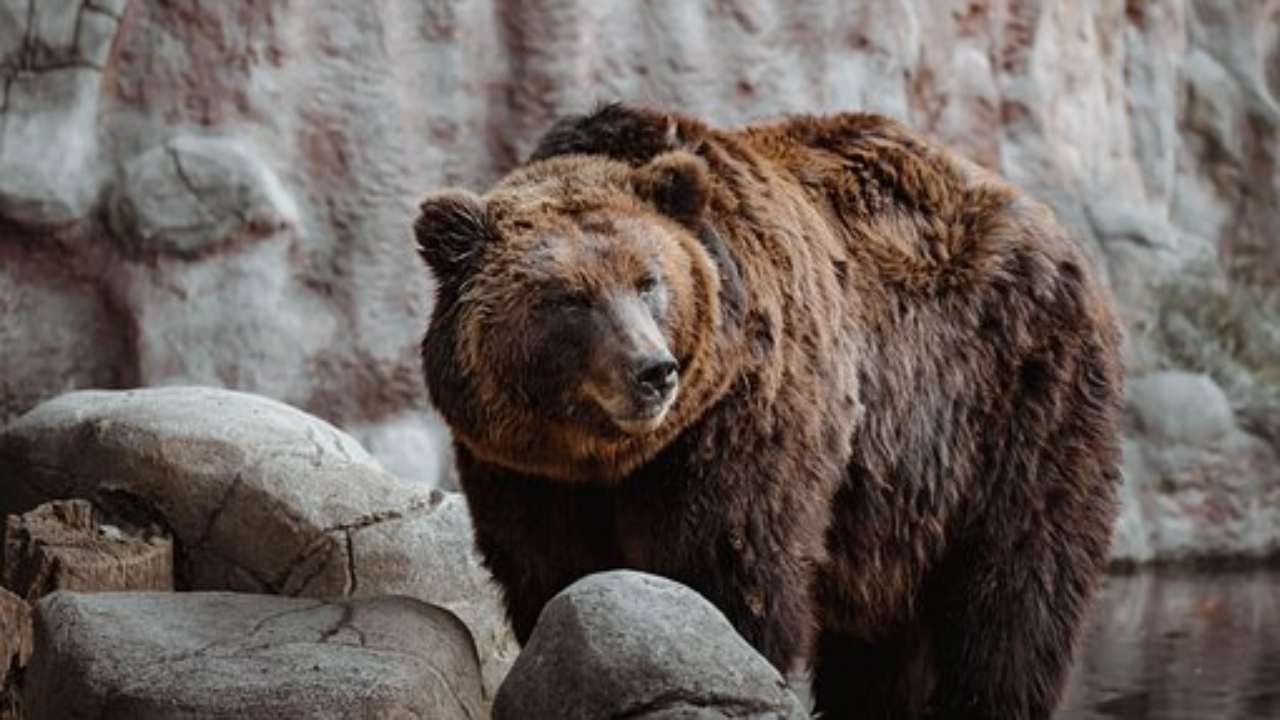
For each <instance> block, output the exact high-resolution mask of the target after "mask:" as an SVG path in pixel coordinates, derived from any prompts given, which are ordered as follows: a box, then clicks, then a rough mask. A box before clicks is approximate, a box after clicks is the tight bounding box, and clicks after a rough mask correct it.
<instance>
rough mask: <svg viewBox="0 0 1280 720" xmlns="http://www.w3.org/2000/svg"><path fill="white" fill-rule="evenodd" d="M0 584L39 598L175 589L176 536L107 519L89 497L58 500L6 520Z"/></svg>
mask: <svg viewBox="0 0 1280 720" xmlns="http://www.w3.org/2000/svg"><path fill="white" fill-rule="evenodd" d="M3 540H4V542H3V544H2V545H0V553H2V554H0V585H4V586H5V587H7V588H9V589H10V590H12V591H14V592H15V593H17V594H18V595H19V596H21V597H22V598H24V599H25V600H26V601H27V602H35V601H36V600H38V599H40V598H41V597H43V596H45V595H48V594H49V593H51V592H53V591H55V590H78V591H82V592H102V591H113V590H115V591H118V590H173V540H172V539H170V538H169V537H168V536H167V535H165V534H164V533H163V532H162V531H160V529H159V528H155V527H153V528H146V529H140V530H139V529H134V528H121V527H119V526H117V525H109V524H102V523H100V522H99V518H96V517H94V508H93V505H92V504H90V503H89V501H87V500H54V501H51V502H47V503H45V504H43V505H41V506H39V507H37V508H36V509H34V510H32V511H30V512H28V513H26V514H24V515H9V516H7V517H6V518H5V521H4V533H3Z"/></svg>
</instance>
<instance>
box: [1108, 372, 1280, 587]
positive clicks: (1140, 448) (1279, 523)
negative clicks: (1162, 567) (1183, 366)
mask: <svg viewBox="0 0 1280 720" xmlns="http://www.w3.org/2000/svg"><path fill="white" fill-rule="evenodd" d="M1128 402H1129V413H1130V415H1131V417H1132V418H1133V421H1134V424H1135V426H1136V429H1137V432H1135V433H1134V434H1133V436H1132V437H1131V438H1130V439H1129V440H1127V441H1126V442H1125V446H1124V469H1125V485H1124V489H1123V490H1122V493H1123V495H1124V497H1125V505H1124V512H1123V514H1122V516H1121V518H1120V522H1119V524H1118V526H1117V531H1116V536H1115V537H1116V543H1115V547H1114V549H1113V552H1112V555H1113V557H1114V558H1115V559H1116V560H1117V561H1119V562H1123V563H1126V564H1136V563H1143V562H1147V561H1151V560H1160V561H1179V560H1185V561H1195V560H1204V559H1208V558H1220V557H1235V558H1242V559H1247V558H1254V559H1259V558H1263V557H1267V556H1270V555H1273V554H1275V553H1277V552H1280V475H1278V474H1277V472H1276V468H1280V452H1277V449H1276V448H1275V447H1274V446H1272V445H1269V444H1268V443H1266V442H1264V441H1263V440H1261V439H1259V438H1258V437H1256V436H1254V435H1252V434H1250V433H1248V432H1245V431H1244V430H1242V429H1241V427H1240V425H1239V423H1238V422H1237V419H1236V413H1235V412H1234V411H1233V409H1232V407H1231V404H1230V402H1229V401H1228V399H1227V397H1226V395H1225V394H1224V393H1223V391H1222V389H1221V388H1219V387H1218V385H1217V384H1216V383H1214V381H1213V380H1212V379H1210V378H1209V377H1208V376H1206V375H1203V374H1193V373H1186V372H1174V371H1165V372H1158V373H1153V374H1151V375H1146V376H1142V377H1139V378H1135V379H1133V380H1131V381H1130V382H1129V386H1128Z"/></svg>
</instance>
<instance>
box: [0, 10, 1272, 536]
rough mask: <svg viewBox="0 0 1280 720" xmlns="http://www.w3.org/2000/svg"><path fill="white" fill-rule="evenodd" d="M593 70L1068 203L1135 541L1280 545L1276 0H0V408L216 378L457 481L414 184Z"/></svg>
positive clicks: (489, 160)
mask: <svg viewBox="0 0 1280 720" xmlns="http://www.w3.org/2000/svg"><path fill="white" fill-rule="evenodd" d="M609 99H622V100H626V101H629V102H635V103H645V104H653V105H658V106H666V107H673V108H679V109H682V110H684V111H686V112H691V113H696V114H699V115H702V116H704V117H706V118H708V119H709V120H712V121H715V122H721V123H736V122H743V121H748V120H752V119H758V118H766V117H769V116H772V115H777V114H779V113H787V112H822V111H832V110H844V109H869V110H876V111H881V112H885V113H889V114H892V115H895V116H898V117H901V118H903V119H905V120H907V121H908V122H910V123H911V124H912V125H914V126H916V127H918V128H920V129H923V130H926V131H928V132H931V133H934V134H935V135H937V136H938V137H940V138H941V139H943V140H944V141H946V142H949V143H951V144H952V145H954V146H955V147H957V148H958V149H960V150H961V151H963V152H965V153H966V154H968V155H970V156H971V157H973V158H974V159H975V160H977V161H979V162H981V163H983V164H984V165H987V166H989V167H991V168H994V169H996V170H998V171H1000V172H1002V173H1004V174H1005V175H1007V176H1009V177H1010V178H1012V179H1013V180H1015V181H1016V182H1018V183H1020V184H1022V185H1023V186H1024V187H1026V188H1027V189H1028V190H1030V191H1031V192H1033V193H1035V194H1036V195H1038V196H1039V197H1041V198H1042V199H1044V200H1046V201H1048V202H1050V203H1051V204H1052V205H1053V206H1054V207H1055V208H1056V209H1057V210H1058V212H1059V213H1060V214H1061V216H1062V217H1063V219H1064V220H1065V221H1066V222H1067V223H1068V225H1070V226H1071V227H1072V228H1073V229H1074V230H1075V231H1076V232H1078V233H1079V234H1080V235H1081V236H1082V237H1084V238H1085V239H1086V241H1087V242H1088V243H1089V245H1090V247H1091V248H1092V250H1093V251H1094V253H1095V256H1096V257H1097V259H1098V261H1099V263H1100V264H1101V266H1102V267H1104V268H1105V272H1106V277H1107V278H1108V281H1109V283H1110V284H1111V286H1112V288H1113V289H1114V292H1115V294H1116V296H1117V298H1118V299H1119V301H1120V304H1121V306H1122V310H1123V315H1124V318H1125V320H1126V323H1127V325H1128V329H1129V333H1130V336H1129V344H1128V356H1129V368H1130V377H1131V379H1132V380H1133V391H1132V392H1131V393H1130V395H1131V406H1132V407H1131V409H1132V412H1131V416H1132V427H1131V432H1130V435H1129V439H1128V441H1127V443H1126V499H1127V502H1128V511H1127V513H1126V515H1125V518H1124V520H1123V522H1122V524H1121V529H1120V531H1119V536H1118V537H1119V541H1120V542H1119V544H1118V547H1117V557H1119V558H1122V559H1128V560H1137V561H1141V560H1148V559H1152V558H1183V557H1192V556H1203V555H1218V554H1259V553H1264V552H1271V551H1275V550H1277V549H1280V456H1278V453H1280V297H1278V296H1280V290H1278V289H1277V286H1280V239H1278V238H1277V231H1276V230H1275V228H1277V227H1280V165H1278V164H1277V155H1278V154H1280V2H1278V1H1277V0H1248V1H1245V2H1240V1H1233V0H1159V1H1157V0H1150V1H1146V2H1144V1H1142V0H1128V1H1127V2H1121V1H1119V0H1096V1H1094V2H1081V3H1060V2H1049V1H1048V0H989V1H984V0H971V1H960V0H953V1H949V2H933V1H928V2H926V1H925V0H909V1H902V2H899V1H898V0H862V1H856V0H825V1H818V2H805V3H792V2H785V1H783V0H699V1H696V2H686V1H685V0H656V1H654V2H646V3H633V2H628V1H626V0H606V1H597V0H526V1H524V2H497V1H495V0H470V1H469V2H463V1H461V0H457V1H452V2H451V1H448V0H384V1H383V2H379V3H352V2H345V1H343V0H314V1H312V2H308V3H306V4H305V7H304V6H303V5H301V4H298V3H290V2H287V1H285V0H275V1H266V2H263V1H254V0H226V1H225V2H217V3H209V2H203V3H202V2H195V1H194V0H171V1H161V0H132V1H129V0H81V1H80V2H74V1H68V2H58V3H53V2H31V1H30V0H0V348H3V352H0V422H3V421H5V420H7V419H9V418H12V417H13V416H15V415H16V414H18V413H20V412H22V411H25V410H27V409H29V408H30V407H32V406H33V405H34V404H35V403H36V402H38V401H39V400H41V399H44V398H46V397H49V396H51V395H54V394H57V393H60V392H62V391H64V390H67V389H70V388H75V387H127V386H135V385H163V384H174V383H187V384H190V383H200V384H210V385H217V386H223V387H231V388H237V389H241V390H247V391H251V392H257V393H261V394H264V395H268V396H271V397H275V398H278V399H281V400H284V401H286V402H289V403H291V404H294V405H297V406H299V407H302V408H305V409H307V410H310V411H313V412H316V413H317V414H320V415H322V416H324V417H325V418H327V419H330V420H332V421H334V422H336V423H338V424H339V425H341V426H343V427H345V428H347V429H348V430H350V431H352V432H353V433H354V434H355V435H356V436H357V437H359V438H360V439H361V440H362V441H363V442H365V444H366V445H367V446H369V447H370V449H371V450H372V451H373V453H374V454H375V455H376V456H378V457H379V458H381V459H382V460H383V463H384V464H385V465H387V466H388V468H389V469H391V470H392V471H393V472H396V473H397V474H401V475H404V476H412V477H416V478H420V479H424V480H426V481H430V482H440V481H441V478H442V477H443V476H445V475H447V473H448V469H447V468H448V458H447V453H446V452H445V451H444V445H445V444H444V433H443V432H442V430H441V428H440V426H439V423H438V421H437V420H435V419H434V418H433V417H432V416H431V415H430V414H429V413H428V412H426V411H424V410H423V408H425V407H426V399H425V397H424V395H423V391H422V389H421V385H422V384H421V382H420V379H419V374H418V369H417V359H416V343H417V341H418V338H419V336H420V333H421V331H422V329H423V325H424V318H425V317H426V313H427V311H428V309H429V304H430V280H429V278H427V277H426V275H425V274H424V272H423V271H421V269H420V264H419V263H418V261H417V259H416V258H415V257H414V254H413V248H412V245H411V240H410V234H409V231H408V228H409V224H410V222H411V219H412V215H413V209H414V205H415V202H416V200H417V199H418V198H419V196H421V195H422V194H423V193H424V192H425V191H427V190H428V189H431V188H434V187H438V186H441V185H444V184H461V185H465V186H469V187H473V188H477V189H478V188H481V187H482V186H483V185H484V184H485V183H487V182H489V181H491V180H493V179H494V178H495V177H497V176H498V175H499V174H500V173H501V172H502V171H503V170H504V169H506V168H508V167H510V166H511V165H512V164H513V163H514V162H516V160H517V159H518V158H520V157H522V155H523V154H524V153H525V152H527V150H528V149H529V148H530V146H531V144H532V143H533V142H534V140H535V139H536V137H537V135H538V134H539V133H540V132H541V131H542V130H543V129H544V128H545V127H546V126H547V125H548V124H549V123H550V122H551V121H552V120H553V119H554V118H555V117H556V116H557V115H559V114H561V113H563V112H570V111H576V110H581V109H584V108H586V107H589V106H590V105H592V104H593V103H595V102H596V101H599V100H609Z"/></svg>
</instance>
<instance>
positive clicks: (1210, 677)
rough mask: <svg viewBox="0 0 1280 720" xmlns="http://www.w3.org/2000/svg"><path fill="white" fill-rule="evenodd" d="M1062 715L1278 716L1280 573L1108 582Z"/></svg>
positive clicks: (1166, 719)
mask: <svg viewBox="0 0 1280 720" xmlns="http://www.w3.org/2000/svg"><path fill="white" fill-rule="evenodd" d="M1056 717H1057V719H1058V720H1115V719H1121V718H1122V719H1124V720H1145V719H1147V718H1150V719H1152V720H1156V719H1158V720H1264V719H1265V720H1280V571H1275V570H1272V571H1256V572H1239V573H1213V574H1167V573H1161V574H1154V575H1135V576H1117V577H1111V578H1109V579H1108V580H1107V583H1106V586H1105V587H1104V589H1103V591H1102V594H1101V596H1100V597H1099V599H1098V603H1097V605H1096V607H1095V608H1094V613H1093V617H1092V621H1091V623H1090V627H1089V630H1088V633H1087V636H1086V638H1085V644H1084V647H1083V648H1082V651H1081V653H1080V655H1079V657H1078V660H1077V663H1076V667H1075V670H1074V672H1073V674H1072V678H1071V681H1070V684H1069V687H1068V690H1067V697H1066V700H1065V701H1064V702H1063V705H1062V710H1061V711H1060V712H1059V713H1058V715H1057V716H1056Z"/></svg>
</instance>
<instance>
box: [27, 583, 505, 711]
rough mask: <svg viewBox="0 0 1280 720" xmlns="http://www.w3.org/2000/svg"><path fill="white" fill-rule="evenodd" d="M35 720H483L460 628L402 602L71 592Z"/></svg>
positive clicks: (48, 610)
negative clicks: (259, 719)
mask: <svg viewBox="0 0 1280 720" xmlns="http://www.w3.org/2000/svg"><path fill="white" fill-rule="evenodd" d="M24 696H25V699H26V703H27V705H28V707H27V709H28V712H29V713H30V717H31V719H32V720H54V719H55V718H57V719H60V718H80V717H84V718H88V717H92V718H102V719H103V720H109V719H111V718H119V719H120V720H125V719H127V720H170V719H173V720H177V719H178V718H182V719H184V720H213V719H214V718H232V717H263V718H265V717H270V718H281V719H289V720H292V719H296V720H304V719H305V720H311V719H312V718H314V719H316V720H322V719H324V718H335V719H336V718H343V719H345V718H370V719H372V718H439V719H440V720H479V719H480V718H482V717H484V715H483V701H482V698H483V691H482V689H481V684H480V670H479V663H478V661H477V659H476V651H475V648H474V646H473V645H472V644H471V638H470V637H469V636H468V635H467V631H466V628H465V627H464V626H463V625H462V623H461V622H459V621H458V619H457V618H456V617H454V616H453V615H451V614H450V613H448V612H447V611H444V610H441V609H440V608H437V607H432V606H430V605H427V604H425V603H422V602H419V601H417V600H413V599H411V598H403V597H382V598H374V599H368V600H350V601H322V600H305V599H298V598H284V597H276V596H268V595H247V594H232V593H93V594H79V593H69V592H58V593H54V594H52V595H49V596H48V597H46V598H45V599H44V600H43V601H41V602H40V603H39V604H37V605H36V612H35V653H34V655H33V659H32V661H31V666H30V667H29V668H28V669H27V679H26V687H25V690H24Z"/></svg>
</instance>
